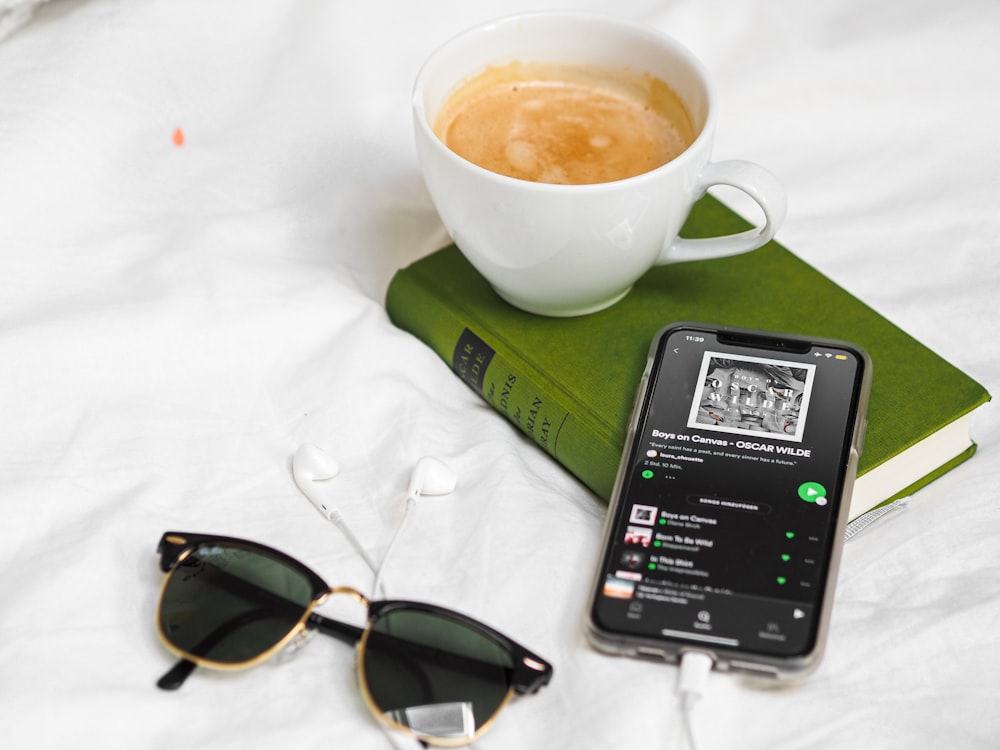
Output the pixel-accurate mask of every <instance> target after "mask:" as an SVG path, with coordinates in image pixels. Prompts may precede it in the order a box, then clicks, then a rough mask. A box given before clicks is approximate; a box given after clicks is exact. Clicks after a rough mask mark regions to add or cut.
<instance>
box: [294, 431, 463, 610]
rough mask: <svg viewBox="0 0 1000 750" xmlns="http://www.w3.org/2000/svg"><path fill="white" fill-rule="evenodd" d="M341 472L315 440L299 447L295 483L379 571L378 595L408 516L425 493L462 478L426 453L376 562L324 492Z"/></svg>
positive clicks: (441, 491)
mask: <svg viewBox="0 0 1000 750" xmlns="http://www.w3.org/2000/svg"><path fill="white" fill-rule="evenodd" d="M339 472H340V466H339V465H338V464H337V462H336V461H335V460H334V459H333V458H331V457H330V456H329V455H328V454H327V453H325V452H323V451H322V450H321V449H320V448H319V447H318V446H316V445H313V444H312V443H305V444H303V445H301V446H299V449H298V450H297V451H296V452H295V456H294V457H293V458H292V476H293V477H294V478H295V484H296V485H297V486H298V488H299V489H300V490H301V491H302V494H303V495H305V496H306V497H307V498H308V499H309V502H311V503H312V504H313V506H315V508H316V510H318V511H319V512H320V513H322V514H323V516H324V517H325V518H327V519H328V520H330V521H331V522H333V523H334V524H335V525H336V526H337V528H339V529H340V530H341V532H343V534H344V536H345V537H347V540H348V541H349V542H350V543H351V545H352V546H353V547H354V549H356V550H357V551H358V554H360V555H361V557H362V559H363V560H364V561H365V563H366V564H367V565H368V567H369V568H370V569H371V571H372V573H374V574H375V584H374V586H373V588H372V591H373V593H375V594H376V595H377V594H378V590H379V587H380V586H381V585H382V570H383V568H385V564H386V561H387V560H388V559H389V554H390V553H391V552H392V549H393V547H394V546H395V544H396V540H397V539H398V538H399V535H400V532H401V531H402V530H403V526H404V525H405V524H406V520H407V518H409V515H410V510H411V509H412V508H413V506H414V505H415V504H416V501H417V498H418V497H423V496H424V495H431V496H434V495H447V494H450V493H451V492H452V491H453V490H454V489H455V485H456V484H457V482H458V479H457V477H456V476H455V472H453V471H452V470H451V467H449V466H448V464H446V463H445V462H444V461H442V460H441V459H439V458H435V457H434V456H423V457H421V458H420V460H418V461H417V464H416V466H414V467H413V472H412V473H411V474H410V482H409V484H408V485H407V487H406V509H405V510H404V512H403V517H402V519H400V521H399V524H398V525H397V526H396V531H395V532H394V533H393V535H392V539H391V541H390V542H389V546H387V547H386V549H385V553H384V554H383V555H382V561H381V562H380V563H378V564H377V565H376V564H375V561H374V560H372V558H371V556H369V554H368V553H367V552H366V551H365V548H364V547H363V546H362V545H361V542H360V541H358V538H357V537H356V536H354V532H353V531H351V529H350V527H349V526H348V525H347V522H346V521H345V520H344V517H343V516H342V515H341V513H340V509H339V508H337V506H335V505H333V504H332V503H331V502H330V500H329V499H328V498H327V497H326V493H325V492H324V490H325V489H326V483H327V482H329V481H330V480H331V479H333V478H334V477H335V476H337V474H338V473H339Z"/></svg>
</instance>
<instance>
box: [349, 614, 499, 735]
mask: <svg viewBox="0 0 1000 750" xmlns="http://www.w3.org/2000/svg"><path fill="white" fill-rule="evenodd" d="M361 670H362V675H363V677H364V680H365V682H366V684H367V686H368V692H369V694H370V695H371V698H372V700H373V702H374V703H375V706H376V708H377V709H378V710H379V711H380V712H381V713H382V714H383V715H385V716H386V717H387V718H389V719H390V720H392V721H394V722H396V723H398V724H402V725H404V726H408V727H410V728H411V729H412V730H413V731H414V732H415V733H416V734H418V735H421V736H425V737H440V738H444V737H448V738H458V737H463V736H464V737H467V738H469V739H471V738H472V737H473V736H474V735H475V733H476V732H477V731H479V729H480V728H481V727H482V726H483V725H484V724H485V723H486V722H488V721H489V720H490V719H491V718H492V717H493V716H494V715H495V714H496V712H497V710H499V708H500V707H501V706H502V705H503V703H504V700H505V699H506V697H507V694H508V691H509V688H510V684H511V675H512V674H513V662H512V658H511V654H510V652H509V651H508V650H507V649H506V648H504V647H503V646H502V645H501V644H499V643H498V642H497V641H495V640H494V639H493V638H491V637H490V636H489V635H488V634H486V633H484V632H482V631H480V630H479V629H477V628H475V627H474V626H472V625H470V624H468V623H465V622H462V621H461V620H457V619H452V618H451V617H448V616H447V615H446V614H442V613H437V612H425V611H422V610H418V609H393V610H390V611H388V612H386V613H385V614H383V615H381V616H379V617H378V618H377V619H376V620H375V621H374V622H373V623H372V625H371V630H370V632H369V634H368V638H367V642H366V644H365V650H364V661H363V663H362V665H361Z"/></svg>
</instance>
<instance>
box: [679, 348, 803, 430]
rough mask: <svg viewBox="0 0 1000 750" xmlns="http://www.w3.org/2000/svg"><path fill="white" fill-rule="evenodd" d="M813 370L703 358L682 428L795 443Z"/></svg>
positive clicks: (720, 357) (744, 359) (763, 361)
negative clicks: (696, 391)
mask: <svg viewBox="0 0 1000 750" xmlns="http://www.w3.org/2000/svg"><path fill="white" fill-rule="evenodd" d="M815 373H816V366H815V365H811V364H805V363H799V362H786V361H782V360H777V359H765V358H762V357H750V356H739V355H734V354H724V353H721V352H711V351H708V352H705V354H704V357H703V359H702V363H701V372H700V375H699V377H698V379H697V380H696V381H695V382H696V383H702V387H701V392H700V393H695V394H694V398H693V399H692V404H691V412H690V414H689V416H688V424H687V426H688V427H693V428H697V429H700V430H714V431H716V432H728V433H731V434H736V435H746V434H748V433H753V434H755V435H757V436H764V437H769V438H773V439H776V440H788V441H792V442H796V443H798V442H801V441H802V436H803V433H804V431H805V425H806V417H807V415H808V411H809V397H810V394H811V393H812V385H813V378H814V376H815Z"/></svg>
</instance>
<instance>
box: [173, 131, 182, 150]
mask: <svg viewBox="0 0 1000 750" xmlns="http://www.w3.org/2000/svg"><path fill="white" fill-rule="evenodd" d="M174 145H175V146H178V147H180V146H183V145H184V131H183V130H181V129H180V128H177V130H175V131H174Z"/></svg>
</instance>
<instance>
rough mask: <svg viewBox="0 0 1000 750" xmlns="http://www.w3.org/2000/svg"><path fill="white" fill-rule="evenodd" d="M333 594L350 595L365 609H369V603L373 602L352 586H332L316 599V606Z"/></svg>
mask: <svg viewBox="0 0 1000 750" xmlns="http://www.w3.org/2000/svg"><path fill="white" fill-rule="evenodd" d="M332 596H349V597H350V598H351V599H353V600H354V601H356V602H357V603H358V604H360V605H361V606H362V607H364V608H365V609H368V605H369V604H370V603H371V602H370V601H369V600H368V597H367V596H365V595H364V594H362V593H361V592H360V591H358V590H357V589H356V588H353V587H352V586H331V587H330V588H328V589H327V590H326V592H324V593H323V594H322V595H321V596H320V597H319V598H318V599H317V600H316V606H319V605H320V604H323V603H324V602H326V601H328V600H329V599H330V597H332Z"/></svg>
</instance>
